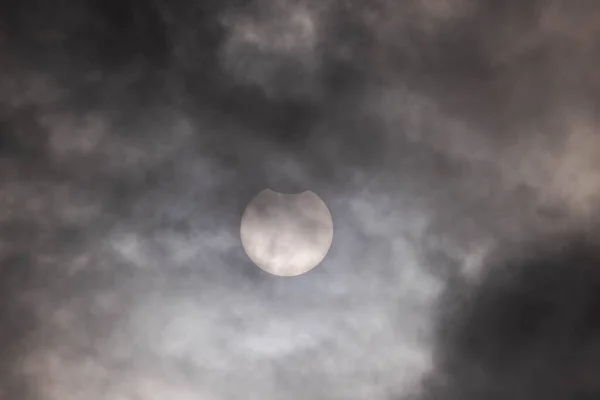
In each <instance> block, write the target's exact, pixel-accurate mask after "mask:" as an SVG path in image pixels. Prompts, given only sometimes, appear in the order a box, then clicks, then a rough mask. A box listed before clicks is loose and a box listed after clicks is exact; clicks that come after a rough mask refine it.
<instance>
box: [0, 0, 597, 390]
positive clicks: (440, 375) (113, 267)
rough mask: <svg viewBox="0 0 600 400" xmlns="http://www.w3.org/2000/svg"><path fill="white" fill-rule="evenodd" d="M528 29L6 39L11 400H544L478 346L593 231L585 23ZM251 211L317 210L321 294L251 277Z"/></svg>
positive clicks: (197, 9) (266, 26)
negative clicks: (542, 269) (304, 197)
mask: <svg viewBox="0 0 600 400" xmlns="http://www.w3.org/2000/svg"><path fill="white" fill-rule="evenodd" d="M115 4H116V3H115ZM120 4H121V3H120ZM531 4H537V5H539V6H538V7H532V8H529V6H525V5H523V3H522V2H516V1H514V2H513V1H507V2H502V4H500V3H498V2H492V1H489V2H488V1H484V2H469V1H465V0H448V1H433V0H429V1H407V2H392V1H383V0H382V1H375V2H371V3H368V4H367V3H365V2H356V1H327V2H316V1H315V2H312V1H297V2H292V1H287V0H286V1H283V0H281V1H259V2H253V3H251V4H250V3H249V4H246V5H244V6H243V7H242V6H240V7H238V6H235V5H234V4H229V3H227V4H226V3H223V2H214V3H211V2H188V3H186V5H174V4H167V3H166V2H155V3H152V5H142V4H141V3H138V2H132V3H122V4H121V5H120V6H116V5H114V4H113V3H112V2H106V4H105V3H104V2H103V5H100V4H99V3H98V4H96V2H90V3H89V4H87V5H85V6H84V5H80V6H78V8H72V9H65V10H63V11H60V10H55V11H54V12H55V14H52V13H50V14H48V17H46V16H45V15H43V14H42V13H41V12H40V14H38V15H33V16H32V15H30V13H29V14H19V15H13V16H12V17H14V18H15V19H14V21H17V22H13V23H10V21H8V20H6V21H2V23H1V24H0V25H1V26H2V29H3V30H4V31H5V36H6V37H7V38H18V40H17V39H15V41H14V42H12V43H14V44H12V45H10V46H5V47H3V48H2V56H3V57H5V59H6V60H8V61H7V62H6V63H4V64H3V66H2V67H1V68H2V72H4V73H3V74H0V76H1V77H2V78H0V118H1V126H0V129H1V135H2V136H1V137H0V202H1V203H0V204H1V207H0V321H2V322H1V323H0V324H2V328H3V329H0V341H1V343H0V344H2V346H3V348H6V349H11V350H10V351H9V352H7V353H6V354H4V355H3V359H2V361H0V393H1V396H4V397H6V398H8V399H12V398H15V399H17V398H18V399H24V400H27V399H48V400H54V399H61V400H62V399H69V398H82V397H84V398H86V399H104V398H111V399H119V398H122V399H129V398H143V399H153V398H164V397H171V398H173V399H175V400H185V399H188V398H203V399H212V398H214V399H223V398H226V399H238V398H240V399H241V398H243V399H248V398H261V399H271V398H281V397H285V398H289V399H294V398H298V399H305V398H328V399H329V398H331V399H338V398H339V399H342V398H343V399H350V400H352V399H366V398H369V399H370V398H378V399H386V398H413V397H417V398H423V399H429V398H432V399H433V398H435V399H453V398H455V397H456V396H458V394H459V393H460V394H461V396H462V394H463V393H467V394H469V393H472V394H473V395H474V396H475V395H479V394H481V393H490V391H493V390H495V389H497V388H499V387H500V388H505V389H506V390H510V389H509V388H510V387H511V386H510V385H509V384H508V383H507V382H511V383H518V385H517V386H516V387H526V389H527V390H531V391H532V392H531V396H530V398H537V397H539V396H542V394H543V395H544V396H545V395H546V392H545V391H546V390H551V388H552V387H553V386H552V385H549V386H544V385H543V384H542V383H544V382H545V381H544V379H542V378H543V377H546V376H552V377H553V380H554V381H557V382H560V381H561V378H560V375H556V374H557V372H556V371H560V368H559V369H557V370H553V371H550V369H551V367H552V365H553V364H549V366H548V367H543V368H541V369H536V368H538V367H537V366H536V360H545V358H544V357H545V356H544V355H543V354H542V355H540V354H537V353H527V352H525V353H517V352H514V353H513V352H512V351H511V349H509V348H506V347H503V346H505V344H504V343H502V340H501V338H499V337H498V336H497V334H496V332H492V331H490V330H489V329H491V328H489V327H499V326H500V325H503V324H504V321H505V319H503V318H509V319H510V316H511V315H513V314H514V313H515V311H514V310H515V309H516V308H518V307H519V305H520V304H521V303H520V302H521V300H522V299H521V297H520V296H521V295H522V292H520V291H519V287H520V286H519V281H518V280H515V282H516V283H515V284H514V285H513V282H512V281H510V282H507V284H506V286H505V287H501V288H498V287H497V286H495V283H494V279H495V277H496V276H502V272H500V273H499V274H500V275H494V273H495V272H493V271H495V269H494V268H495V267H494V266H495V265H496V264H499V265H500V267H498V270H499V271H502V270H503V268H502V266H505V265H512V264H511V263H510V262H509V261H510V260H512V257H513V256H515V254H516V255H517V256H518V255H519V254H522V253H527V254H529V253H532V254H534V256H537V254H538V251H537V250H536V248H533V250H531V249H532V248H530V247H529V245H530V243H532V242H534V243H535V242H536V241H537V240H541V239H540V238H542V239H543V238H546V237H547V236H550V237H554V235H557V239H556V240H555V241H550V242H548V243H551V244H549V245H546V247H543V248H542V249H541V250H540V252H542V253H544V252H545V250H546V249H547V247H553V246H555V247H560V246H561V243H564V242H565V241H566V239H564V238H571V237H572V236H571V234H572V232H573V231H581V230H585V229H588V228H589V227H590V226H591V225H594V223H595V221H596V220H597V219H596V218H597V215H596V214H597V211H596V209H597V207H596V204H597V196H598V193H599V190H600V188H599V187H598V185H597V184H596V183H595V182H596V180H595V179H594V178H595V177H596V176H597V175H598V171H597V169H598V165H597V162H596V159H597V157H595V156H596V153H597V151H596V148H597V147H598V146H596V145H597V139H596V136H597V135H596V134H595V128H596V125H597V123H596V118H595V117H594V112H593V110H594V107H595V102H596V101H597V100H596V99H597V94H596V91H597V90H596V89H597V88H596V86H595V83H594V82H596V80H595V79H596V75H595V74H596V71H595V70H594V68H593V66H594V65H595V63H594V61H595V58H596V55H595V53H594V52H592V51H590V49H591V44H590V42H589V39H588V37H589V35H588V33H589V32H591V33H593V32H594V28H593V27H592V25H593V23H592V22H593V16H594V15H595V14H596V8H597V7H596V6H589V7H590V8H589V9H588V8H584V7H579V6H577V5H567V4H566V3H561V2H546V3H544V5H542V3H541V2H540V3H536V2H532V3H531ZM569 4H571V3H569ZM590 4H591V3H590ZM113 5H114V7H112V6H113ZM31 9H32V10H34V9H35V7H33V6H32V7H31ZM34 17H35V18H34ZM583 17H585V18H583ZM582 18H583V19H582ZM40 20H43V21H45V23H44V29H46V28H47V29H49V30H44V31H43V32H50V31H52V32H54V31H57V32H58V36H56V35H54V36H52V37H60V38H61V39H60V40H58V41H56V40H54V41H52V40H51V41H48V40H46V39H47V37H48V35H45V34H41V33H40V31H36V30H35V29H37V28H36V26H38V24H37V22H36V21H40ZM119 20H120V21H121V23H119V22H118V21H119ZM19 21H29V22H28V23H24V22H23V23H22V24H21V22H19ZM115 21H116V22H115ZM577 21H582V22H581V23H578V22H577ZM113 24H115V26H113ZM43 32H42V33H43ZM22 33H26V34H22ZM6 42H7V41H5V43H6ZM265 187H271V188H273V189H275V190H282V191H287V192H291V191H296V190H298V191H301V190H305V189H311V190H314V191H315V192H316V193H318V194H319V195H320V196H321V197H322V198H323V199H324V201H325V202H326V203H327V205H328V207H329V209H330V211H331V213H332V215H333V219H334V221H335V229H336V232H335V236H334V243H333V246H332V248H331V251H330V253H329V255H328V256H327V258H326V259H325V261H324V263H323V265H321V266H320V267H318V268H316V269H315V270H314V271H312V272H311V273H309V274H306V275H302V276H300V277H297V278H294V279H291V280H282V279H278V278H276V277H272V276H270V275H267V274H265V273H263V272H262V271H260V270H259V269H258V268H256V267H255V266H253V265H252V264H251V262H250V261H249V260H248V259H247V258H246V256H245V254H244V252H243V249H242V247H241V243H240V241H239V222H240V217H241V215H242V212H243V210H244V207H245V206H246V204H247V202H248V201H249V200H250V199H251V198H252V197H253V196H254V195H256V194H257V193H258V192H259V191H260V190H262V189H264V188H265ZM561 235H562V236H561ZM544 243H546V242H544ZM586 249H587V248H586ZM586 251H591V250H589V249H587V250H586ZM592 253H593V252H592ZM586 254H587V253H586ZM590 254H591V253H590ZM532 257H533V256H532ZM555 257H556V259H557V260H559V261H560V260H565V261H564V263H563V264H565V265H567V264H568V263H570V261H569V258H568V257H567V256H564V255H563V254H558V255H556V254H552V253H551V254H550V256H548V257H547V258H550V259H552V260H554V258H555ZM563 257H567V258H563ZM533 258H536V257H533ZM504 260H509V261H506V263H505V262H504ZM549 262H550V261H549ZM540 263H542V264H543V263H545V261H540ZM552 263H557V265H558V264H559V263H558V262H554V261H552V262H550V264H552ZM535 264H537V262H536V263H535ZM528 265H529V264H528V263H526V265H525V266H524V267H523V268H524V269H525V270H526V269H527V268H526V267H527V266H528ZM540 265H541V264H540ZM552 265H554V264H552ZM518 267H519V268H520V264H519V266H518ZM515 268H517V267H515ZM519 268H517V269H519ZM556 268H557V269H556V270H557V271H560V266H556ZM488 269H491V270H492V274H491V275H490V274H488ZM582 271H584V272H582V274H588V273H590V272H589V268H587V267H584V269H583V270H582ZM562 273H564V275H559V276H560V277H563V278H564V281H565V285H566V286H565V287H566V289H565V293H567V292H568V293H576V292H577V290H576V287H577V285H578V283H577V282H576V281H573V283H570V282H571V281H570V279H575V278H572V277H571V275H569V274H567V273H565V272H561V274H562ZM523 274H526V273H525V272H523ZM532 274H533V275H532V276H533V278H531V279H532V282H537V281H538V278H537V276H538V275H536V274H537V273H536V272H532ZM540 274H541V275H539V276H540V277H541V278H540V279H542V278H544V277H545V276H546V275H544V274H542V273H540ZM557 274H558V272H557ZM590 274H591V273H590ZM586 276H587V275H586ZM563 278H561V279H563ZM523 279H524V281H523V282H525V283H523V285H528V284H529V283H527V282H529V281H528V280H527V279H530V278H523ZM589 280H590V281H593V280H594V279H593V274H591V275H590V279H589ZM569 285H571V286H569ZM534 286H535V285H534ZM559 286H560V285H559ZM585 287H586V286H585V285H583V289H585ZM542 289H543V288H542ZM583 289H582V290H583ZM515 291H516V292H515ZM487 292H489V295H488V294H486V293H487ZM583 292H585V293H587V292H586V291H585V290H583ZM511 293H517V295H515V296H517V300H515V301H516V303H510V301H509V300H510V298H511V296H513V295H512V294H511ZM535 293H538V292H537V291H536V292H534V294H535ZM539 293H541V294H540V296H541V297H543V298H546V297H548V298H551V299H552V298H553V297H552V295H551V294H549V292H547V291H544V290H542V291H541V292H539ZM463 296H464V301H463ZM488 296H489V297H488ZM544 296H546V297H544ZM534 297H535V296H534ZM473 298H474V299H476V300H475V301H473V300H471V299H473ZM478 299H483V300H481V302H479V300H478ZM536 301H537V300H536ZM508 303H510V304H508ZM567 303H568V304H574V303H570V302H569V301H567ZM568 304H567V305H565V308H564V310H566V311H561V310H563V308H561V307H562V306H560V307H558V306H557V307H558V309H559V311H560V313H562V314H560V317H557V318H558V319H557V321H558V323H559V324H560V323H562V322H561V321H563V320H562V318H563V317H562V315H563V314H564V315H565V317H564V318H567V317H566V315H567V314H569V312H570V311H571V310H580V308H577V307H579V306H580V305H578V304H574V305H573V308H571V307H570V306H568ZM452 306H457V307H459V308H458V309H457V311H456V314H453V315H451V317H452V318H454V319H452V320H450V321H448V320H447V319H445V318H446V314H445V312H447V311H450V310H452ZM502 310H507V311H503V312H505V313H506V314H502V312H500V311H502ZM573 312H574V313H575V311H573ZM488 313H489V314H492V315H491V316H490V317H486V314H488ZM494 313H496V314H494ZM504 315H506V317H505V316H504ZM470 316H474V317H473V318H475V322H473V324H474V325H469V322H468V321H469V318H470ZM550 321H551V320H550ZM581 321H584V322H585V323H587V322H586V321H587V320H585V318H583V317H582V319H581ZM572 322H573V321H572ZM576 322H577V321H574V323H576ZM584 325H585V324H584ZM586 326H587V325H586ZM507 329H508V328H507ZM511 329H512V330H511ZM447 332H450V334H449V336H448V337H445V335H446V333H447ZM557 332H560V330H558V331H557ZM509 333H511V334H515V335H516V336H515V337H516V339H515V340H516V341H519V340H521V339H520V336H519V335H520V333H519V332H518V329H517V328H510V329H509ZM546 333H547V334H548V336H547V337H548V338H549V339H548V340H550V341H551V340H554V339H556V340H558V339H557V338H559V336H557V335H558V333H555V334H554V333H551V332H546ZM546 333H544V334H543V335H540V336H537V337H536V339H535V340H538V339H539V340H540V343H541V344H540V346H542V347H541V348H542V349H544V348H545V347H544V346H545V343H547V342H546V341H545V340H546V339H544V338H545V337H546V336H544V335H546ZM472 335H475V336H476V337H477V338H479V339H480V340H481V343H482V344H481V345H480V347H479V348H478V349H477V351H475V354H472V353H469V349H468V348H467V349H465V348H464V346H467V345H465V344H464V343H465V342H468V340H467V339H466V338H469V337H471V336H472ZM564 337H565V338H566V339H565V340H568V341H569V340H570V336H568V335H566V336H564ZM569 343H571V342H570V341H569ZM488 344H489V346H488ZM467 347H468V346H467ZM573 348H575V350H573V352H574V354H575V353H577V351H578V350H577V346H575V347H573ZM488 350H489V351H490V352H491V353H493V354H492V355H489V354H488V353H486V351H488ZM576 350H577V351H576ZM477 353H481V354H477ZM498 354H499V356H498V357H500V356H502V355H503V354H505V355H506V357H507V358H506V359H505V360H504V361H502V362H504V363H507V364H504V365H505V366H506V365H508V366H507V367H504V368H505V369H504V370H503V369H502V368H503V367H502V365H501V363H500V361H498V359H497V358H495V357H496V355H498ZM519 354H524V355H523V357H524V358H519V357H521V355H519ZM538 355H539V356H540V358H537V356H538ZM515 357H516V358H515ZM500 358H501V357H500ZM506 360H508V361H506ZM520 360H525V361H526V363H525V364H523V365H521V364H520ZM577 362H579V361H577V360H574V361H573V365H575V364H577ZM586 363H588V361H585V362H583V361H582V364H580V365H582V366H585V368H587V367H588V366H590V368H592V367H593V360H592V361H589V364H586ZM517 364H518V365H521V366H520V369H519V366H518V365H517ZM479 366H483V367H482V368H483V369H482V370H478V367H479ZM513 367H514V368H513ZM577 368H578V367H577ZM577 368H576V367H573V369H572V370H571V371H576V370H577ZM582 368H583V367H582ZM498 371H500V372H498ZM507 371H508V372H507ZM546 373H548V374H549V375H546ZM538 374H539V375H538ZM552 374H554V375H552ZM575 375H576V374H575ZM573 376H574V375H573ZM540 377H542V378H540ZM524 379H530V382H538V383H539V382H541V383H540V384H539V385H535V386H531V385H530V384H523V385H524V386H520V385H521V382H523V380H524ZM573 379H575V378H573ZM578 379H579V378H578ZM582 379H583V378H582ZM578 382H579V381H578ZM579 383H581V382H579ZM579 383H577V385H578V384H579ZM573 385H575V383H573ZM582 385H583V383H582ZM537 386H539V389H540V392H534V391H533V390H534V389H536V388H537ZM567 386H568V385H567ZM583 386H585V385H583ZM583 386H582V387H583ZM586 387H591V386H589V385H588V386H586ZM503 390H504V389H503ZM561 390H562V389H561ZM565 390H566V389H565ZM507 393H508V392H507ZM540 393H541V394H540ZM556 393H559V392H556ZM465 396H466V395H465ZM467 397H468V396H467ZM463 398H464V397H461V399H463ZM544 398H548V397H544Z"/></svg>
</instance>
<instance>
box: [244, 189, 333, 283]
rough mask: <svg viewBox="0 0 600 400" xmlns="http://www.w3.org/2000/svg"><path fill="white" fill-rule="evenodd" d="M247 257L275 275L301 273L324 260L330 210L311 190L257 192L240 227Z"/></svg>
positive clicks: (330, 229)
mask: <svg viewBox="0 0 600 400" xmlns="http://www.w3.org/2000/svg"><path fill="white" fill-rule="evenodd" d="M240 233H241V239H242V245H243V246H244V250H246V254H248V257H250V259H251V260H252V261H253V262H254V263H255V264H256V265H257V266H258V267H260V268H261V269H262V270H264V271H266V272H268V273H270V274H273V275H278V276H297V275H301V274H304V273H306V272H308V271H310V270H311V269H313V268H314V267H316V266H317V265H319V263H321V261H323V259H324V258H325V256H326V255H327V252H328V251H329V248H330V247H331V243H332V241H333V220H332V218H331V214H330V212H329V209H328V208H327V206H326V205H325V203H324V202H323V200H321V198H320V197H319V196H318V195H317V194H315V193H314V192H312V191H305V192H302V193H296V194H283V193H278V192H275V191H273V190H270V189H265V190H263V191H262V192H260V193H259V194H258V195H256V197H254V198H253V199H252V201H251V202H250V203H249V204H248V206H247V207H246V210H245V211H244V214H243V216H242V223H241V228H240Z"/></svg>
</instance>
